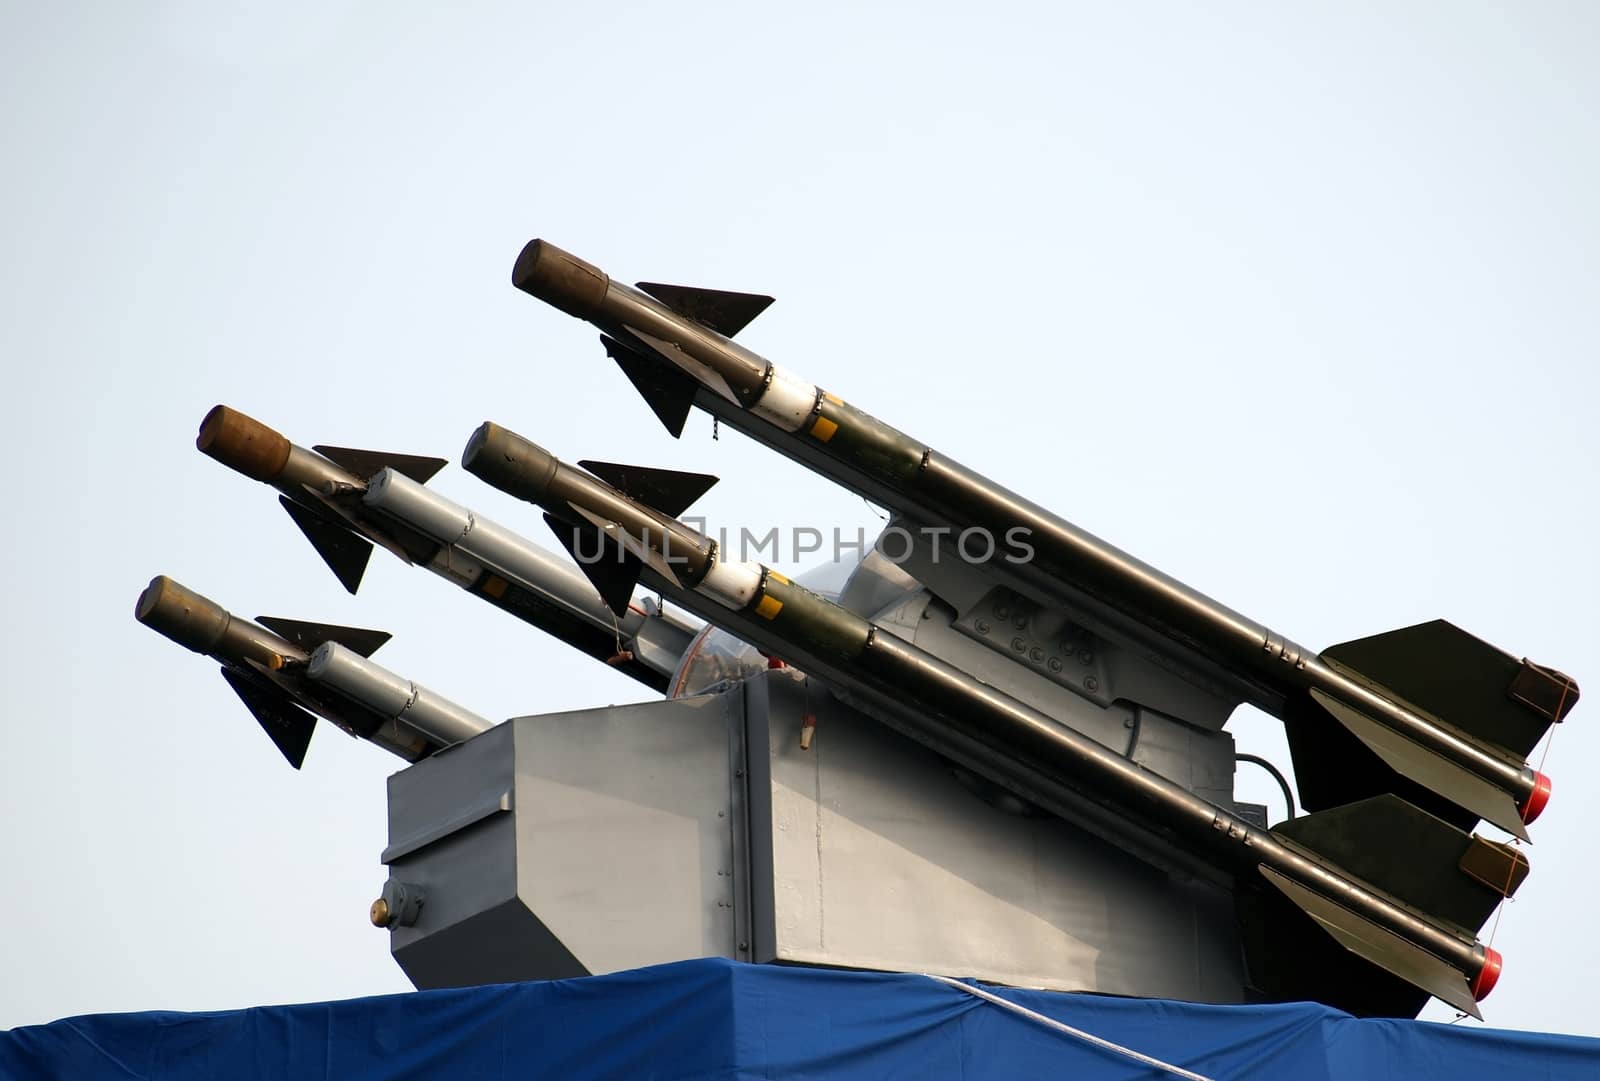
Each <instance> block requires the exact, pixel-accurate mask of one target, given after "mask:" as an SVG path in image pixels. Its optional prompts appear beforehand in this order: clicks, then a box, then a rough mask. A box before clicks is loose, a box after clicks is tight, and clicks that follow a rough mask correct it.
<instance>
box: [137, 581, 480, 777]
mask: <svg viewBox="0 0 1600 1081" xmlns="http://www.w3.org/2000/svg"><path fill="white" fill-rule="evenodd" d="M133 614H134V618H135V619H137V620H138V621H139V622H140V623H143V624H144V625H145V626H147V627H149V628H150V629H151V630H154V631H159V632H160V633H161V634H164V635H166V636H167V637H168V638H170V639H172V640H173V641H174V642H176V643H178V644H179V645H180V646H184V647H185V648H187V649H192V650H194V651H195V652H196V653H202V654H204V655H206V656H208V657H210V658H212V659H213V660H215V661H219V662H220V663H221V664H222V678H223V679H224V680H226V681H227V683H228V686H230V687H232V688H233V690H234V693H235V694H237V695H238V696H239V698H240V700H241V701H243V702H244V704H245V708H247V709H248V710H249V711H250V713H251V715H252V716H254V717H255V719H256V720H257V721H258V722H259V723H260V725H261V727H262V728H263V729H264V730H265V731H266V733H267V735H268V737H270V738H271V740H272V742H273V745H274V746H276V747H277V748H278V750H279V751H281V752H282V753H283V756H284V757H285V758H286V759H288V760H289V764H290V765H291V766H293V767H294V768H295V769H299V768H300V766H301V764H302V763H303V762H304V761H305V755H306V747H307V745H308V744H309V743H310V741H311V732H312V730H313V729H314V728H315V726H316V718H317V717H322V718H324V719H325V720H328V721H331V722H332V723H333V724H335V725H337V726H338V727H339V728H342V729H343V730H344V731H345V732H347V733H349V734H350V735H352V736H355V737H357V738H359V739H364V740H367V741H368V742H371V743H376V744H377V745H378V746H380V747H382V748H384V749H385V750H387V751H390V752H392V753H394V754H397V755H399V756H400V757H401V758H404V759H405V760H406V761H408V762H416V761H418V760H419V759H423V758H426V757H427V756H428V755H430V754H433V753H434V752H436V751H439V750H442V749H443V748H445V747H449V746H451V745H453V744H456V743H460V742H462V741H464V740H468V739H471V738H472V737H473V736H475V735H477V734H478V733H480V732H486V731H488V730H489V729H490V728H491V727H493V725H492V723H491V722H489V721H487V720H484V719H483V718H482V717H480V716H478V715H477V714H476V713H473V712H472V711H471V710H468V709H464V708H462V707H461V706H458V705H456V704H455V703H454V702H452V701H450V700H449V699H447V698H443V697H441V696H439V695H437V694H435V693H434V692H432V691H430V690H428V689H427V688H425V687H420V686H418V685H417V684H415V683H413V682H411V681H410V680H408V679H405V678H404V677H402V676H398V675H395V674H394V673H393V672H391V671H389V670H388V669H386V668H383V667H381V666H379V665H376V664H374V663H373V662H372V661H370V660H368V659H367V658H368V657H369V656H370V655H371V654H372V653H373V652H374V651H375V650H377V648H378V647H379V646H381V645H383V644H384V643H385V642H387V641H388V640H389V635H387V634H385V633H384V632H383V631H371V630H362V629H360V628H357V627H335V626H330V625H328V624H323V623H304V622H300V621H298V620H291V619H277V618H273V617H269V616H261V617H258V618H257V620H256V621H255V622H254V623H252V622H250V621H249V620H245V619H240V618H239V617H238V616H235V615H233V614H231V613H230V612H228V610H227V609H225V608H223V607H222V606H221V605H219V604H217V603H216V602H215V601H212V600H209V599H208V598H206V597H202V596H201V595H200V594H198V593H196V592H194V591H193V590H190V589H187V588H185V587H184V586H182V585H179V584H178V583H177V582H174V581H173V580H172V579H171V578H168V577H166V576H165V575H158V576H156V577H155V578H152V579H151V580H150V584H149V585H148V586H146V587H145V590H144V592H142V593H140V594H139V601H138V603H137V604H136V605H135V606H134V613H133Z"/></svg>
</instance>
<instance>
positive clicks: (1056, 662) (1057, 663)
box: [1049, 657, 1061, 672]
mask: <svg viewBox="0 0 1600 1081" xmlns="http://www.w3.org/2000/svg"><path fill="white" fill-rule="evenodd" d="M1049 668H1050V671H1052V672H1059V671H1061V658H1060V657H1051V658H1050V662H1049Z"/></svg>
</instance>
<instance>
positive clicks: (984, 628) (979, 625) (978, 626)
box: [972, 619, 989, 634]
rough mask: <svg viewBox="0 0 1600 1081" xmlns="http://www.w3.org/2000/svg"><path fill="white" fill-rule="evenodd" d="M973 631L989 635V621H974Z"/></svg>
mask: <svg viewBox="0 0 1600 1081" xmlns="http://www.w3.org/2000/svg"><path fill="white" fill-rule="evenodd" d="M972 629H973V630H975V631H977V632H978V633H979V634H988V633H989V621H988V620H986V619H975V620H973V621H972Z"/></svg>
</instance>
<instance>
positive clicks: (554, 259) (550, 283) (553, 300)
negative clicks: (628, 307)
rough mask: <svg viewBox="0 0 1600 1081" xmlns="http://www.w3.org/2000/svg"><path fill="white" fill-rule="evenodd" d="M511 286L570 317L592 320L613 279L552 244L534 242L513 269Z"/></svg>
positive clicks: (518, 259)
mask: <svg viewBox="0 0 1600 1081" xmlns="http://www.w3.org/2000/svg"><path fill="white" fill-rule="evenodd" d="M511 284H512V285H515V286H516V287H517V288H518V289H521V290H522V291H523V292H524V293H528V294H530V295H532V296H536V297H538V298H539V299H540V300H542V301H544V302H545V303H546V304H549V305H551V306H553V307H556V308H560V309H561V310H562V311H564V312H566V313H567V314H568V315H575V316H577V317H578V318H579V319H589V318H592V317H593V316H595V315H598V314H599V312H600V302H601V301H602V300H604V299H605V296H606V289H607V288H609V287H610V285H611V279H610V278H608V277H607V276H606V275H605V273H604V272H602V271H601V270H600V268H599V267H596V266H591V265H590V264H588V263H585V262H584V261H583V260H582V259H579V258H578V257H577V256H575V255H573V254H571V253H570V252H564V251H562V250H561V249H560V248H558V247H556V246H555V245H554V244H551V243H550V242H549V241H546V240H530V241H528V244H527V246H526V247H524V248H523V249H522V253H521V254H520V255H518V256H517V262H516V265H515V266H514V267H512V268H511Z"/></svg>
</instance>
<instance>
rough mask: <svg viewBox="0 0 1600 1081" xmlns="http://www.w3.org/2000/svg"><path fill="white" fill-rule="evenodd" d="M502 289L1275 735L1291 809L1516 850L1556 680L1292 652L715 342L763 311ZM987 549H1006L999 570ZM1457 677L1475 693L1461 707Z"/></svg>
mask: <svg viewBox="0 0 1600 1081" xmlns="http://www.w3.org/2000/svg"><path fill="white" fill-rule="evenodd" d="M512 280H513V282H514V284H515V285H516V286H517V287H518V288H520V289H522V290H524V291H525V292H528V293H530V294H532V295H534V296H537V297H539V298H540V299H542V300H545V301H546V302H548V303H550V304H551V305H552V306H554V307H556V308H558V309H560V310H562V311H564V312H566V313H568V314H569V315H573V316H576V317H577V318H580V319H584V320H587V321H588V322H590V323H592V324H594V325H595V326H596V327H598V328H600V329H601V330H602V331H604V332H605V334H606V335H608V338H607V339H605V340H606V344H607V348H608V350H609V351H610V352H611V353H612V355H613V356H614V357H615V358H616V359H617V361H618V363H619V364H621V365H622V367H623V369H624V371H626V372H627V373H628V375H629V377H630V378H631V379H632V380H633V381H634V383H635V384H636V385H637V386H638V387H639V388H640V390H641V391H642V392H643V393H644V394H645V395H646V398H647V400H648V401H649V402H650V404H651V406H652V408H654V409H655V410H656V412H657V414H658V415H659V416H661V418H662V419H663V421H664V422H666V424H667V426H668V428H669V429H671V430H673V431H674V434H677V433H678V432H679V431H681V429H682V423H683V418H684V416H685V415H686V414H687V412H688V409H689V407H690V405H691V404H693V405H699V406H700V407H702V408H704V409H706V410H707V411H709V412H711V413H712V414H713V415H715V416H717V417H718V418H719V419H721V420H723V421H726V422H727V423H729V424H730V425H733V426H734V427H737V428H739V429H740V430H741V431H744V432H745V433H746V434H748V435H750V436H752V437H753V438H755V439H757V440H759V441H761V442H763V443H766V444H767V445H768V446H771V447H773V448H774V449H777V450H778V451H780V452H781V453H783V454H785V455H787V456H789V457H792V458H794V459H796V460H797V461H800V462H801V463H802V464H804V465H806V466H808V467H809V468H812V469H814V470H816V471H818V472H820V473H822V474H823V475H825V476H827V477H829V478H830V479H832V480H834V481H836V482H837V483H840V484H842V485H844V486H846V487H848V488H850V489H852V490H854V491H856V492H858V493H860V494H861V495H863V496H864V497H866V498H868V499H871V500H873V501H874V502H877V503H879V504H881V505H883V506H886V507H889V508H892V509H893V510H894V511H895V512H896V514H897V516H898V520H900V521H903V522H905V523H907V524H909V525H911V526H913V527H922V526H925V527H937V528H945V529H948V530H951V531H953V533H954V534H962V535H964V534H965V533H966V531H969V530H978V531H981V532H982V533H983V534H985V535H987V537H988V538H990V541H989V548H988V554H987V556H986V557H985V558H984V559H983V560H976V561H974V560H969V562H982V563H983V564H984V569H985V570H986V571H987V572H989V573H991V574H992V575H993V576H994V577H995V578H996V579H998V580H1000V581H1002V582H1004V583H1005V584H1007V585H1009V586H1011V587H1013V588H1016V589H1018V590H1020V591H1021V592H1023V593H1025V594H1026V595H1028V596H1030V597H1033V598H1035V599H1036V600H1038V601H1041V602H1043V603H1047V604H1051V605H1055V606H1059V607H1061V608H1064V609H1066V610H1067V611H1068V612H1069V613H1071V615H1072V616H1073V618H1074V619H1075V620H1076V621H1077V622H1080V623H1082V624H1083V625H1085V626H1086V627H1089V628H1091V629H1093V630H1095V631H1096V632H1097V633H1101V634H1104V635H1106V636H1107V637H1110V638H1112V639H1114V640H1116V641H1119V642H1122V643H1124V644H1126V645H1128V646H1129V647H1130V648H1133V649H1135V650H1139V651H1140V652H1142V653H1144V654H1145V655H1146V656H1149V657H1151V658H1152V659H1153V660H1156V661H1158V662H1159V663H1162V664H1164V665H1166V666H1167V667H1169V668H1170V669H1172V670H1173V671H1176V672H1178V673H1179V674H1180V675H1183V676H1185V677H1186V678H1188V679H1190V680H1191V681H1192V682H1195V683H1196V684H1198V685H1200V686H1203V687H1205V688H1206V689H1207V690H1209V691H1211V692H1213V693H1215V694H1218V695H1219V696H1222V697H1223V698H1225V699H1226V700H1227V701H1230V702H1232V703H1234V704H1237V703H1239V702H1249V703H1251V704H1253V705H1256V706H1258V707H1260V708H1261V709H1264V710H1266V711H1267V712H1270V713H1273V714H1275V715H1277V716H1279V717H1281V718H1283V719H1284V720H1285V722H1286V724H1288V725H1289V730H1290V738H1291V746H1292V748H1293V749H1294V750H1295V757H1296V766H1297V771H1296V772H1297V775H1298V776H1299V779H1300V784H1301V790H1302V791H1301V794H1302V802H1303V803H1305V804H1307V805H1308V806H1310V807H1312V808H1317V807H1325V806H1332V805H1336V804H1339V803H1343V802H1346V801H1348V800H1350V799H1352V798H1359V797H1362V796H1366V795H1372V794H1376V793H1379V792H1383V791H1389V790H1394V791H1399V792H1401V793H1402V794H1404V795H1406V796H1407V798H1408V799H1412V800H1414V801H1416V802H1420V803H1423V804H1424V805H1425V806H1427V807H1428V808H1429V809H1430V810H1432V811H1434V812H1435V813H1436V814H1439V815H1441V816H1442V817H1446V818H1448V819H1450V820H1451V821H1454V822H1456V823H1457V824H1459V825H1465V826H1470V825H1471V824H1472V823H1473V822H1474V821H1475V820H1476V819H1477V818H1483V819H1485V820H1487V821H1490V822H1492V823H1494V824H1495V825H1497V826H1499V827H1501V828H1502V829H1505V830H1507V831H1508V832H1510V833H1513V834H1515V835H1517V836H1519V837H1523V838H1526V836H1527V833H1526V830H1525V828H1524V825H1525V823H1526V822H1530V821H1532V820H1533V819H1534V818H1535V817H1536V816H1537V815H1538V814H1539V813H1540V811H1541V810H1542V809H1543V807H1544V805H1545V802H1546V801H1547V799H1548V797H1549V792H1550V782H1549V780H1548V778H1546V777H1544V776H1543V775H1542V774H1540V773H1539V772H1537V771H1536V770H1534V769H1532V768H1531V767H1529V766H1528V764H1527V762H1526V761H1525V758H1526V755H1527V754H1528V753H1529V751H1530V750H1531V749H1532V747H1533V745H1534V744H1535V743H1536V742H1537V741H1538V739H1539V738H1540V737H1541V736H1542V734H1543V732H1544V731H1545V729H1546V728H1547V727H1548V725H1549V724H1550V723H1552V722H1554V721H1559V720H1561V719H1563V718H1564V717H1565V716H1566V714H1567V713H1568V712H1569V711H1570V710H1571V708H1572V706H1573V705H1574V704H1575V703H1576V701H1577V697H1578V691H1577V685H1576V683H1574V682H1573V681H1572V680H1571V679H1570V678H1568V677H1566V676H1565V675H1562V674H1561V673H1559V672H1556V671H1554V670H1552V669H1548V668H1544V667H1542V666H1539V665H1535V664H1532V663H1531V662H1528V661H1526V660H1524V661H1521V662H1520V663H1519V662H1518V661H1517V660H1516V659H1515V658H1514V657H1512V656H1511V655H1509V654H1505V653H1503V652H1501V651H1499V650H1497V649H1495V648H1494V647H1492V646H1489V645H1487V644H1486V643H1483V642H1480V641H1478V640H1477V639H1475V638H1472V637H1471V636H1470V635H1466V634H1465V633H1464V632H1461V631H1459V630H1457V629H1456V628H1454V627H1451V626H1450V625H1449V624H1445V623H1442V622H1440V623H1435V624H1424V625H1421V626H1419V627H1414V628H1408V629H1406V630H1403V631H1396V632H1391V633H1390V635H1383V636H1377V637H1375V638H1371V639H1363V640H1361V641H1360V642H1353V643H1346V644H1344V645H1341V646H1336V647H1332V648H1330V649H1328V650H1325V651H1324V652H1323V653H1322V654H1320V655H1319V654H1316V653H1314V652H1312V651H1310V650H1307V649H1306V648H1304V647H1302V646H1300V645H1298V644H1296V643H1295V642H1293V641H1291V640H1290V639H1288V638H1286V637H1284V636H1283V635H1280V634H1278V633H1276V632H1274V631H1272V630H1271V629H1269V628H1268V627H1266V626H1264V625H1262V624H1260V623H1257V622H1255V621H1253V620H1251V619H1248V618H1246V617H1245V616H1243V615H1241V614H1240V613H1238V612H1235V611H1233V610H1231V609H1229V608H1227V607H1225V606H1224V605H1222V604H1219V603H1218V602H1216V601H1214V600H1212V599H1211V598H1209V597H1206V596H1204V595H1203V594H1201V593H1199V592H1197V591H1196V590H1193V589H1191V588H1189V587H1187V586H1185V585H1184V584H1182V583H1181V582H1178V581H1177V580H1176V579H1173V578H1171V577H1169V576H1168V575H1165V574H1163V573H1161V572H1160V571H1158V570H1156V569H1155V568H1154V567H1151V566H1149V565H1147V564H1145V563H1142V562H1140V561H1139V560H1137V559H1135V558H1134V557H1133V556H1131V555H1129V554H1128V553H1126V552H1123V551H1121V550H1119V549H1117V548H1116V547H1114V546H1112V545H1110V544H1107V543H1106V542H1105V541H1102V540H1100V539H1099V538H1097V537H1094V536H1092V535H1090V534H1089V533H1087V532H1085V531H1083V530H1081V529H1078V528H1077V527H1076V526H1073V525H1072V524H1071V523H1069V522H1067V521H1065V520H1063V519H1061V518H1059V517H1058V516H1056V515H1054V514H1052V513H1051V512H1049V511H1048V510H1046V509H1045V508H1043V507H1040V506H1038V505H1037V504H1035V503H1032V502H1030V501H1028V500H1026V499H1024V498H1022V497H1021V496H1019V495H1017V494H1016V493H1014V492H1010V491H1008V490H1006V489H1005V488H1003V487H1001V486H999V485H997V484H995V483H993V482H992V481H990V480H988V479H987V478H985V477H983V476H981V475H979V474H977V473H975V472H973V471H972V470H970V469H967V468H966V467H964V466H962V465H960V464H959V463H957V462H954V461H951V460H950V459H948V458H946V457H944V456H943V455H941V454H939V453H938V452H936V451H934V450H933V449H932V448H930V447H928V446H927V445H926V444H923V443H921V442H919V441H917V440H915V439H913V438H911V437H910V436H908V435H906V434H905V433H903V432H900V431H897V430H896V429H894V428H892V427H890V426H889V425H887V424H884V423H883V422H881V421H879V420H877V419H876V418H874V417H872V416H870V415H868V414H867V413H864V412H862V411H861V410H858V409H856V408H854V407H852V406H850V405H848V404H846V403H845V402H843V401H841V400H839V399H838V398H837V397H835V396H834V395H832V394H828V393H826V392H824V391H823V390H821V389H820V388H818V387H816V386H814V385H812V384H810V383H809V382H807V381H805V380H804V379H801V378H800V377H798V376H796V375H794V374H793V373H790V372H788V371H786V370H785V369H783V368H781V367H779V366H778V365H776V364H774V363H772V362H770V361H768V360H766V359H765V358H763V357H761V356H758V355H757V354H755V353H753V352H751V351H750V350H748V349H746V348H745V347H743V346H741V345H739V344H738V343H736V342H734V341H732V340H731V335H732V334H734V333H736V332H737V331H738V330H739V329H740V328H742V327H743V325H744V324H745V323H747V322H748V321H749V319H750V318H753V317H754V315H755V314H757V313H759V311H760V310H761V309H762V308H764V307H765V306H766V304H767V303H770V298H765V297H750V296H746V295H744V294H726V293H717V292H715V291H711V290H690V289H684V288H682V287H670V286H659V285H653V284H642V285H641V286H640V287H639V288H637V289H636V288H630V287H629V286H626V285H624V284H622V283H620V282H616V281H613V280H612V279H611V278H610V277H609V276H607V275H606V274H604V273H603V272H601V271H600V270H599V269H598V268H596V267H593V266H591V265H590V264H588V263H585V262H583V261H582V260H580V259H577V258H576V257H574V256H572V255H570V254H568V253H567V252H564V251H562V250H560V249H559V248H556V247H554V246H553V245H550V244H548V243H546V242H544V241H541V240H534V241H532V242H530V243H529V244H528V245H527V247H526V248H524V249H523V251H522V253H521V255H520V256H519V258H518V260H517V263H516V267H515V269H514V270H513V272H512ZM1017 531H1021V532H1020V533H1018V532H1017ZM1001 538H1004V539H1005V541H1006V543H1008V544H1009V543H1011V542H1012V540H1013V538H1016V539H1017V540H1018V541H1020V542H1021V543H1018V544H1016V545H1015V546H1014V547H1013V548H1012V549H1011V550H1009V551H1005V552H1004V553H1003V554H1002V552H1001V551H1000V550H999V549H1000V540H1001ZM1024 544H1025V548H1024ZM963 556H965V552H964V551H963ZM1356 658H1359V659H1360V660H1361V662H1362V663H1361V664H1360V665H1357V664H1355V663H1353V661H1354V660H1355V659H1356ZM1419 658H1420V659H1421V663H1420V664H1419ZM1461 672H1469V673H1475V676H1474V679H1475V680H1476V683H1478V684H1481V685H1482V686H1481V687H1479V686H1473V687H1472V688H1471V690H1472V693H1471V694H1467V693H1464V684H1462V683H1460V682H1459V680H1458V679H1457V678H1456V677H1457V674H1458V673H1461ZM1480 691H1481V693H1479V692H1480ZM1330 729H1332V730H1334V731H1331V732H1330ZM1341 729H1342V731H1338V730H1341ZM1352 739H1353V740H1354V741H1357V742H1356V743H1352V742H1351V741H1352ZM1330 740H1332V741H1333V742H1332V743H1330V742H1329V741H1330ZM1347 747H1349V748H1350V749H1349V750H1347V749H1346V748H1347ZM1361 748H1365V750H1364V751H1363V750H1361ZM1335 751H1337V752H1338V754H1344V755H1355V756H1357V760H1358V761H1359V768H1358V767H1356V766H1351V765H1349V764H1348V763H1347V762H1346V761H1345V760H1342V759H1339V758H1338V754H1336V753H1335ZM1373 756H1376V758H1375V760H1374V759H1373ZM1358 775H1359V776H1358Z"/></svg>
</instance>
